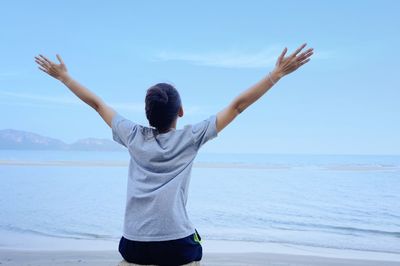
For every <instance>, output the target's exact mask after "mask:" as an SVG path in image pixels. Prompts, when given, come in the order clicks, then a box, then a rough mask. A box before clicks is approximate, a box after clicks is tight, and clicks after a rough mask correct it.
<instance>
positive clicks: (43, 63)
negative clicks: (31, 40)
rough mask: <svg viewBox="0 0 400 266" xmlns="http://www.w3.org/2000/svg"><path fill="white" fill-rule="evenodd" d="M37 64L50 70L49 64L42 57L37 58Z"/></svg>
mask: <svg viewBox="0 0 400 266" xmlns="http://www.w3.org/2000/svg"><path fill="white" fill-rule="evenodd" d="M35 62H36V63H37V64H38V65H39V66H41V67H42V68H44V69H48V68H49V67H50V66H49V64H48V63H47V62H46V61H45V60H43V59H42V58H40V57H37V56H35Z"/></svg>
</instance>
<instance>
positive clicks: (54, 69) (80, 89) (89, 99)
mask: <svg viewBox="0 0 400 266" xmlns="http://www.w3.org/2000/svg"><path fill="white" fill-rule="evenodd" d="M57 59H58V61H59V62H60V64H56V63H54V62H52V61H51V60H49V59H48V58H47V57H45V56H43V55H39V56H36V57H35V61H36V63H37V64H38V65H39V69H40V70H42V71H43V72H45V73H46V74H48V75H50V76H52V77H53V78H55V79H58V80H59V81H61V82H62V83H64V85H65V86H67V87H68V88H69V89H70V90H71V91H72V92H73V93H74V94H75V95H76V96H78V97H79V99H81V100H82V101H84V102H85V103H87V104H88V105H89V106H90V107H92V108H93V109H94V110H96V112H98V113H99V115H100V116H101V118H103V120H104V121H105V122H106V123H107V125H108V126H109V127H111V120H112V118H113V116H114V115H115V111H114V110H113V109H112V108H111V107H109V106H108V105H107V104H106V103H104V102H103V100H102V99H101V98H100V97H98V96H97V95H96V94H94V93H93V92H91V91H90V90H88V89H87V88H85V87H84V86H82V85H81V84H79V82H78V81H76V80H74V79H73V78H72V77H71V76H70V75H69V74H68V70H67V66H66V65H65V63H64V61H63V60H62V58H61V56H59V55H57Z"/></svg>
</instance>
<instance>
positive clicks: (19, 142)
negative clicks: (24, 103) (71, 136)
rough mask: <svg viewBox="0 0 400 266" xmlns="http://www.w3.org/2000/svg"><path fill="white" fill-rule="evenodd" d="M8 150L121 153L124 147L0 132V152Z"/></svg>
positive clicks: (91, 140)
mask: <svg viewBox="0 0 400 266" xmlns="http://www.w3.org/2000/svg"><path fill="white" fill-rule="evenodd" d="M6 149H7V150H81V151H120V150H123V147H122V146H121V145H119V144H117V143H115V142H114V141H112V140H109V139H98V138H85V139H79V140H77V141H75V142H73V143H71V144H68V143H65V142H64V141H62V140H59V139H56V138H51V137H47V136H42V135H39V134H36V133H33V132H29V131H23V130H15V129H3V130H0V150H6Z"/></svg>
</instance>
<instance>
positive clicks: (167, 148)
mask: <svg viewBox="0 0 400 266" xmlns="http://www.w3.org/2000/svg"><path fill="white" fill-rule="evenodd" d="M111 124H112V133H113V139H114V140H115V141H116V142H118V143H120V144H122V145H124V146H125V147H127V148H128V151H129V154H130V157H131V159H130V162H129V172H128V188H127V199H126V209H125V219H124V233H123V236H124V237H125V238H127V239H130V240H136V241H164V240H173V239H179V238H183V237H186V236H188V235H191V234H193V233H194V231H195V228H194V226H193V224H192V223H191V222H190V220H189V217H188V215H187V212H186V201H187V198H188V189H189V182H190V173H191V169H192V165H193V160H194V159H195V157H196V155H197V152H198V150H199V148H200V147H201V146H202V145H203V144H204V143H206V142H207V141H208V140H210V139H212V138H215V137H216V136H217V129H216V115H212V116H210V117H209V118H208V119H206V120H203V121H201V122H200V123H197V124H194V125H186V126H185V127H184V128H183V129H179V130H176V129H171V130H170V131H168V132H166V133H162V134H157V131H156V129H153V128H150V127H145V126H141V125H138V124H136V123H134V122H132V121H130V120H128V119H125V118H124V117H122V116H121V115H119V114H118V113H117V114H116V115H115V116H114V117H113V119H112V122H111Z"/></svg>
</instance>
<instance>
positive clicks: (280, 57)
mask: <svg viewBox="0 0 400 266" xmlns="http://www.w3.org/2000/svg"><path fill="white" fill-rule="evenodd" d="M286 52H287V48H285V49H283V51H282V53H281V55H280V56H279V58H278V64H281V63H282V61H283V58H284V57H285V54H286Z"/></svg>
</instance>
